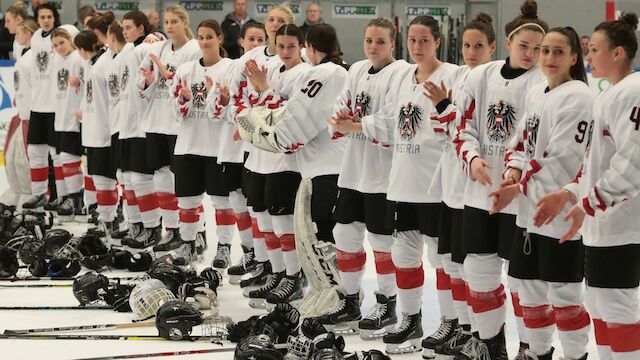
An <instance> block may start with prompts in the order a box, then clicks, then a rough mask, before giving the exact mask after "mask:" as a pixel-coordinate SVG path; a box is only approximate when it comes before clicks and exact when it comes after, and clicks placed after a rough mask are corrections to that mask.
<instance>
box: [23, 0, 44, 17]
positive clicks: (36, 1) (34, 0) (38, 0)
mask: <svg viewBox="0 0 640 360" xmlns="http://www.w3.org/2000/svg"><path fill="white" fill-rule="evenodd" d="M47 2H49V1H47V0H31V1H30V2H29V4H30V5H31V14H30V15H31V16H34V15H35V13H36V8H37V7H38V6H40V5H42V4H44V3H47ZM15 5H22V6H24V1H23V0H17V1H16V3H15ZM25 8H26V6H25Z"/></svg>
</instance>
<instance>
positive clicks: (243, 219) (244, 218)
mask: <svg viewBox="0 0 640 360" xmlns="http://www.w3.org/2000/svg"><path fill="white" fill-rule="evenodd" d="M235 216H236V226H237V227H238V231H244V230H247V229H249V228H250V227H251V216H250V215H249V212H247V211H245V212H242V213H239V214H235Z"/></svg>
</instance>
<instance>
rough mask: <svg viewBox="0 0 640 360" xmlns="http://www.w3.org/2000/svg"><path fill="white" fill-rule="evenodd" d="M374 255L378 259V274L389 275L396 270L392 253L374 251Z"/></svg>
mask: <svg viewBox="0 0 640 360" xmlns="http://www.w3.org/2000/svg"><path fill="white" fill-rule="evenodd" d="M373 256H374V257H375V260H376V272H377V273H378V275H388V274H393V273H395V272H396V266H395V265H393V260H391V253H388V252H382V251H374V252H373Z"/></svg>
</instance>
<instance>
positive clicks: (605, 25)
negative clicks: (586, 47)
mask: <svg viewBox="0 0 640 360" xmlns="http://www.w3.org/2000/svg"><path fill="white" fill-rule="evenodd" d="M637 28H638V15H636V14H635V13H623V14H622V15H621V16H620V19H618V20H615V21H605V22H602V23H600V25H598V26H596V29H595V31H601V32H603V33H604V34H606V35H607V38H609V43H610V44H611V48H615V47H617V46H622V48H623V49H624V52H625V53H626V55H627V59H629V61H631V60H633V58H635V57H636V52H637V51H638V39H637V38H636V29H637Z"/></svg>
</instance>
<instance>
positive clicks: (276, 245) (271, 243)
mask: <svg viewBox="0 0 640 360" xmlns="http://www.w3.org/2000/svg"><path fill="white" fill-rule="evenodd" d="M263 234H264V241H265V243H266V244H267V250H275V249H280V239H279V238H278V237H277V236H276V234H274V233H273V232H265V233H263Z"/></svg>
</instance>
